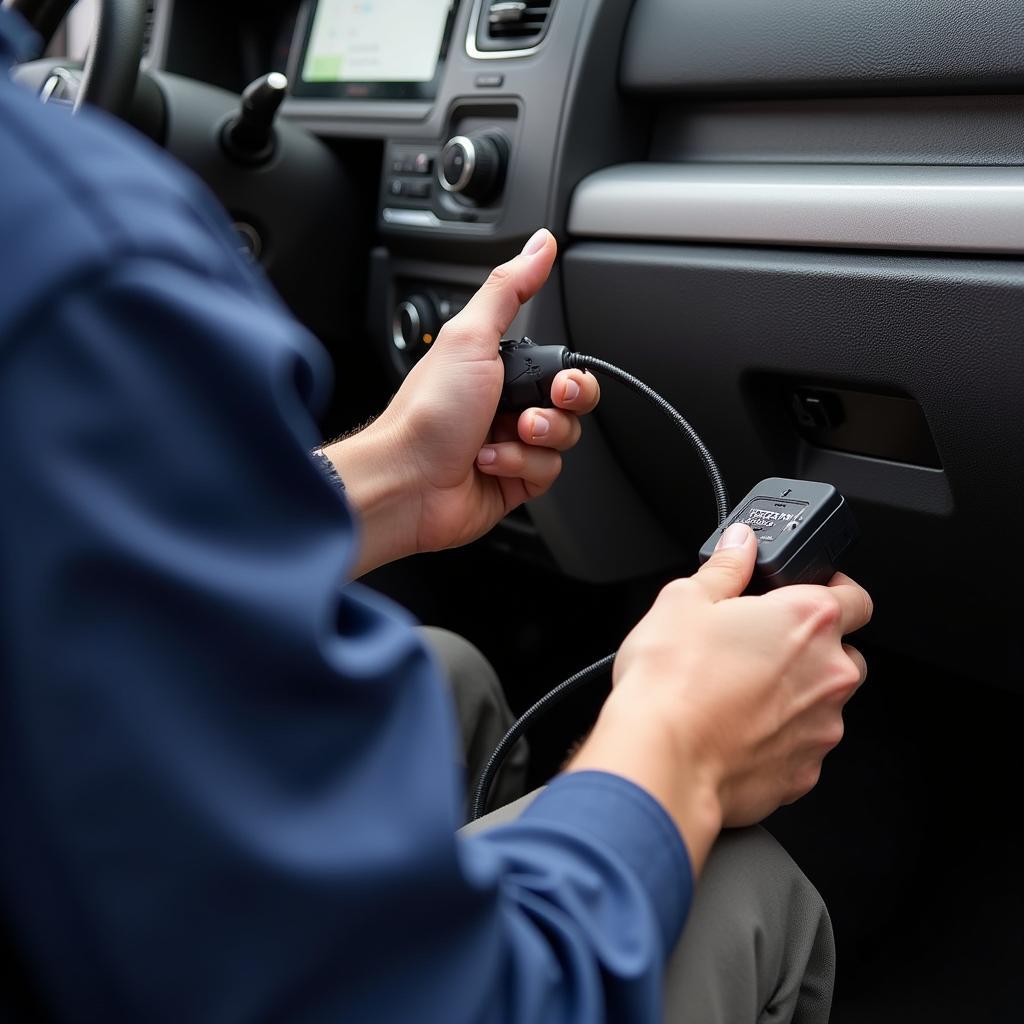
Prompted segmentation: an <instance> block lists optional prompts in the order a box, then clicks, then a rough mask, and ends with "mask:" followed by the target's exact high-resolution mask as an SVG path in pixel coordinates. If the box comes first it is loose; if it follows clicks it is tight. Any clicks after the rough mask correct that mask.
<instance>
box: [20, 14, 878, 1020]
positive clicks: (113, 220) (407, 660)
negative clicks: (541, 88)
mask: <svg viewBox="0 0 1024 1024" xmlns="http://www.w3.org/2000/svg"><path fill="white" fill-rule="evenodd" d="M24 42H25V33H24V26H22V25H21V24H20V23H18V22H16V21H15V19H14V18H13V17H11V16H9V15H6V14H3V15H0V62H2V63H3V64H5V65H6V64H9V63H10V62H11V61H12V60H13V59H14V57H15V55H16V51H17V48H18V47H19V46H20V45H23V44H24ZM2 77H4V78H5V77H6V76H5V75H4V76H2ZM0 166H2V167H3V189H2V190H0V231H2V238H3V240H4V256H3V264H2V270H0V437H2V438H3V440H2V442H0V479H2V480H3V494H4V501H3V504H2V509H3V511H2V516H3V520H2V529H0V545H2V546H0V561H2V576H0V579H2V583H0V586H2V588H3V590H2V595H3V597H2V601H3V618H2V634H0V637H2V639H0V657H2V666H3V671H2V687H3V691H2V692H3V700H4V714H3V716H2V723H3V724H2V729H3V735H2V740H3V742H2V755H0V756H2V759H3V762H2V772H0V778H2V787H3V788H2V790H0V794H2V796H0V799H2V810H3V820H4V836H3V841H2V843H0V883H2V893H3V921H4V927H5V930H6V931H7V932H8V934H9V936H10V940H11V944H12V945H13V947H14V948H15V949H16V951H17V954H18V957H19V962H20V964H21V968H22V971H21V973H22V977H23V978H24V979H26V981H27V984H28V985H29V987H30V988H31V990H32V998H33V1000H34V1001H35V1002H36V1003H37V1004H38V1005H39V1006H40V1007H41V1008H43V1009H45V1011H47V1012H48V1013H49V1014H50V1015H51V1016H53V1017H56V1018H57V1019H61V1020H81V1021H96V1020H103V1021H136V1020H138V1021H163V1020H167V1021H175V1022H180V1021H190V1022H192V1021H250V1020H267V1019H279V1020H288V1021H345V1022H378V1021H413V1020H415V1021H438V1022H444V1024H458V1022H462V1021H466V1022H469V1021H516V1022H519V1021H522V1022H526V1021H529V1022H538V1021H558V1022H564V1021H574V1022H594V1021H600V1020H617V1021H655V1020H658V1019H659V1017H660V1016H661V1014H662V1003H663V980H664V979H663V976H664V975H665V970H666V960H667V959H668V958H669V956H670V954H672V951H673V949H674V948H675V947H676V943H677V939H678V937H679V934H680V930H681V928H682V925H683V922H684V919H685V918H686V915H687V911H688V909H689V908H690V904H691V899H692V895H693V883H694V879H695V878H697V877H698V876H700V875H701V874H702V871H703V872H704V874H703V878H702V881H701V884H700V887H699V889H698V896H697V900H696V905H695V907H694V911H693V914H694V915H695V916H694V917H693V919H692V920H691V928H690V930H688V932H687V935H686V938H685V939H684V942H683V944H682V946H680V947H678V948H677V951H676V959H673V962H672V966H671V967H670V968H669V973H668V982H667V983H668V989H669V1001H670V1007H678V1006H685V1007H687V1008H688V1011H689V1019H692V1020H700V1021H704V1020H707V1021H713V1020H723V1021H724V1020H734V1019H744V1020H746V1019H749V1020H756V1019H761V1015H765V1016H764V1019H768V1017H770V1018H771V1019H772V1020H782V1019H792V1018H794V1015H800V1017H801V1019H812V1018H814V1017H815V1016H816V1017H817V1019H824V1017H825V1016H827V1013H828V1001H829V996H830V984H831V982H830V967H831V964H830V956H831V946H830V941H831V936H830V932H829V929H828V924H827V918H826V916H825V914H824V910H823V908H822V907H821V904H820V900H818V899H817V898H816V896H815V895H814V894H813V891H812V890H810V888H809V886H808V885H807V884H806V881H805V880H803V879H802V878H801V876H799V875H798V874H797V873H796V872H795V870H794V869H793V867H792V865H791V863H790V862H788V861H787V860H786V859H785V857H784V855H782V854H781V852H780V851H779V850H778V848H777V847H776V846H775V845H774V843H773V842H772V841H771V840H770V839H768V837H767V836H766V835H765V834H764V833H759V832H746V833H738V834H733V835H731V836H730V837H729V838H728V839H726V840H724V841H723V842H722V843H720V844H719V846H718V848H716V851H715V854H714V855H712V856H711V858H710V861H709V854H710V853H711V849H712V846H713V844H714V843H715V841H716V837H717V836H718V834H719V832H720V830H721V828H722V827H723V826H740V825H747V824H750V823H753V822H756V821H759V820H760V819H762V818H763V817H764V816H765V815H767V814H768V813H770V812H771V811H772V810H773V809H774V808H775V807H777V806H778V805H779V804H780V803H782V802H784V801H788V800H793V799H796V798H797V797H798V796H800V795H801V794H802V793H804V792H806V791H807V790H809V789H810V788H811V787H812V786H813V785H814V783H815V781H816V779H817V776H818V772H819V770H820V765H821V760H822V758H823V757H824V755H825V753H826V752H827V751H828V750H829V749H831V748H832V747H833V746H834V745H835V744H836V743H837V742H838V741H839V738H840V736H841V731H842V719H841V711H842V706H843V704H844V703H845V701H846V700H847V699H849V697H850V696H851V695H852V693H853V692H854V690H855V689H856V688H857V686H858V685H859V684H860V682H861V681H862V679H863V676H864V664H863V661H862V659H861V658H860V656H859V655H858V654H857V653H856V652H855V651H853V650H852V649H850V648H844V646H843V644H842V637H843V635H844V634H845V633H848V632H850V631H852V630H854V629H856V628H859V627H860V626H861V625H863V624H864V623H865V622H866V621H867V619H868V617H869V616H870V602H869V599H868V598H867V595H866V594H865V593H864V592H863V591H862V590H861V589H860V588H859V587H857V586H856V585H855V584H853V583H852V582H851V581H849V580H847V579H845V578H843V577H838V578H837V579H836V580H834V581H833V584H832V585H831V586H830V587H828V588H823V587H800V588H791V589H790V590H788V591H786V592H783V593H777V594H773V595H770V596H767V597H760V598H740V597H738V596H737V595H739V594H740V593H741V592H742V590H743V589H744V587H745V585H746V582H747V580H748V578H749V575H750V572H751V568H752V563H753V558H754V553H755V541H754V538H753V536H752V534H751V533H750V531H749V530H747V529H746V528H743V527H741V528H734V529H731V530H730V531H729V532H728V533H727V534H726V536H725V537H724V538H723V544H722V547H721V550H720V551H719V552H718V553H717V554H716V556H715V557H714V558H713V559H712V561H711V562H710V563H709V564H708V565H707V566H706V567H705V568H703V569H702V570H701V571H700V573H698V574H697V575H696V576H695V577H694V578H693V579H690V580H680V581H677V582H676V583H673V584H672V585H670V586H669V587H667V588H666V589H665V591H664V592H663V593H662V595H661V596H660V597H659V599H658V601H657V602H656V603H655V605H654V607H653V608H652V609H651V611H650V613H649V614H648V615H647V616H646V617H645V618H644V619H643V620H642V621H641V622H640V624H639V625H638V626H637V627H636V629H635V630H634V631H633V632H632V634H631V635H630V637H629V638H628V639H627V640H626V642H625V643H624V644H623V646H622V649H621V651H620V653H619V656H618V659H617V661H616V665H615V684H616V685H615V687H614V690H613V693H612V696H611V697H610V698H609V700H608V701H607V703H606V705H605V707H604V709H603V710H602V712H601V715H600V718H599V720H598V723H597V725H596V727H595V729H594V730H593V733H592V734H591V736H590V737H589V739H588V740H587V741H586V743H585V744H584V745H583V746H582V748H581V749H580V751H579V752H578V754H577V755H576V756H575V758H574V760H573V762H572V764H571V765H570V766H569V768H568V769H567V771H566V772H565V773H564V774H563V775H561V776H560V777H559V778H558V779H556V780H554V781H553V782H552V783H551V785H550V786H548V787H547V789H546V790H545V791H544V792H543V793H542V794H541V795H540V796H538V797H537V798H536V799H535V800H534V801H533V802H532V803H530V804H529V806H528V807H526V808H525V809H522V808H519V809H518V810H519V811H520V813H518V817H515V819H514V820H512V821H510V822H509V823H507V824H504V825H502V826H501V827H497V828H491V829H488V830H485V831H483V832H480V833H477V834H475V835H473V836H471V837H467V836H461V837H457V836H456V829H457V828H458V826H459V825H460V824H461V819H460V807H461V803H462V792H461V787H460V779H459V778H458V776H457V773H456V772H454V771H453V770H452V768H451V763H452V758H451V754H450V751H451V749H452V747H453V745H454V725H453V718H454V716H453V714H452V708H451V706H450V701H449V698H448V697H447V695H446V692H445V688H444V686H443V685H442V682H441V680H440V678H439V674H438V670H437V667H436V665H435V663H434V662H433V660H432V658H431V657H430V656H429V655H428V653H427V651H426V649H425V647H424V645H423V642H422V640H421V638H420V635H419V634H418V633H417V632H416V631H415V630H414V628H413V627H412V625H411V623H410V622H409V620H408V617H407V616H406V615H404V614H403V613H402V612H401V611H400V610H399V609H397V608H395V607H394V606H393V605H392V604H390V603H389V602H388V601H386V600H385V599H383V598H381V597H379V596H377V595H375V594H373V593H372V592H370V591H368V590H366V589H364V588H362V587H361V586H359V585H358V584H353V583H347V582H346V581H348V580H351V579H352V578H353V577H356V576H358V575H359V574H360V573H362V572H364V571H366V570H367V569H369V568H370V567H372V566H375V565H380V564H382V563H384V562H386V561H389V560H392V559H395V558H399V557H402V556H404V555H407V554H411V553H413V552H416V551H423V550H435V549H439V548H444V547H450V546H454V545H457V544H462V543H466V542H467V541H469V540H472V539H473V538H475V537H478V536H480V535H481V534H482V533H484V532H485V531H486V530H488V529H489V528H490V527H491V526H493V525H494V523H496V522H497V521H498V519H500V518H501V517H502V516H503V515H504V514H505V513H506V512H508V511H509V510H510V509H511V508H513V507H515V506H516V505H518V504H519V503H521V502H522V501H525V500H527V499H528V498H530V497H532V496H534V495H536V494H538V493H540V492H542V491H543V490H545V489H546V488H547V487H549V486H550V485H551V484H552V482H553V481H554V480H555V478H556V477H557V475H558V471H559V467H560V459H561V455H560V452H562V451H564V450H567V449H569V448H571V447H572V445H573V444H574V443H575V441H576V439H577V438H578V436H579V430H580V426H579V422H578V419H577V415H578V414H581V413H584V412H586V411H588V410H589V409H591V408H593V406H594V405H595V403H596V401H597V397H598V395H597V386H596V383H595V382H594V381H593V379H592V378H590V377H588V376H586V375H583V374H580V373H579V372H577V371H568V372H566V373H563V374H562V375H560V376H559V378H558V379H557V380H556V382H555V384H554V390H553V397H554V399H555V401H556V402H557V404H558V406H559V408H558V409H556V410H546V411H539V410H532V411H528V412H526V413H524V414H523V415H522V416H521V417H520V418H519V420H518V423H516V424H514V425H513V426H512V427H511V429H508V430H505V429H504V428H503V427H501V426H500V425H499V426H498V427H495V426H493V421H494V415H495V408H496V404H497V399H498V394H499V391H500V388H501V370H500V362H499V360H498V357H497V344H498V340H499V338H500V337H501V334H502V332H503V331H504V330H505V328H506V327H507V325H508V324H509V322H510V321H511V319H512V317H513V316H514V315H515V313H516V311H517V310H518V308H519V305H520V303H522V302H524V301H525V300H527V299H528V298H529V297H530V296H531V295H533V294H534V293H535V292H536V291H537V290H538V289H539V288H540V287H541V286H542V285H543V283H544V280H545V278H546V277H547V275H548V272H549V270H550V268H551V266H552V262H553V260H554V258H555V245H554V240H553V238H552V237H551V236H550V235H549V234H548V233H547V232H545V231H541V232H538V234H537V235H535V236H534V237H533V238H532V239H531V240H530V241H529V242H528V243H527V245H526V247H525V248H524V250H523V252H522V253H521V254H520V255H519V256H517V257H516V258H515V259H513V260H512V261H511V262H509V263H508V264H506V265H505V266H503V267H501V268H499V269H498V270H497V271H495V272H494V274H492V276H491V278H490V279H489V281H488V282H487V284H486V285H485V286H484V287H483V288H482V289H481V291H480V292H479V293H478V294H477V296H476V297H475V298H474V299H473V300H472V301H471V302H470V304H469V305H468V306H467V307H466V309H465V310H464V311H463V313H461V314H460V315H459V316H458V317H457V318H456V319H455V320H454V321H452V322H451V323H450V324H449V325H448V326H447V327H446V328H445V329H444V331H443V332H442V333H441V336H440V337H439V339H438V340H437V342H436V343H435V345H434V346H433V348H432V350H431V352H430V354H429V355H428V356H427V357H426V358H425V359H424V360H423V361H422V362H421V363H420V364H419V365H418V366H417V368H416V369H415V370H414V371H413V373H412V374H410V376H409V378H408V380H407V382H406V383H405V385H404V386H403V387H402V389H401V390H400V391H399V393H398V395H397V396H396V398H395V399H394V401H393V402H392V403H391V405H390V406H389V408H388V409H387V410H386V411H385V412H384V413H383V414H382V415H381V417H380V418H379V419H378V420H377V421H376V422H375V423H374V424H373V425H372V426H371V427H369V428H367V429H366V430H364V431H363V432H362V433H360V434H357V435H356V436H354V437H352V438H350V439H348V440H346V441H343V442H341V443H339V444H335V445H333V446H330V447H328V448H327V449H326V452H325V455H326V456H327V458H328V459H329V460H330V462H331V463H332V465H333V467H334V469H335V470H336V472H337V474H338V476H339V477H340V478H341V480H342V481H343V482H344V486H345V493H344V494H343V493H342V491H341V489H340V488H339V487H338V486H337V485H336V484H335V483H334V482H333V481H332V480H330V479H328V476H327V475H326V474H324V473H323V472H322V471H321V468H320V467H319V466H317V465H316V464H315V460H314V459H313V458H311V457H310V456H309V454H308V453H309V451H310V450H311V449H313V448H314V447H315V446H316V445H317V443H318V438H317V436H316V430H315V421H314V417H313V413H312V411H311V410H313V409H314V408H315V407H316V406H317V405H318V404H319V403H320V402H322V400H323V398H324V394H325V388H326V386H327V385H326V380H327V377H328V362H327V358H326V355H325V354H324V353H323V351H322V350H321V349H320V348H319V346H318V345H317V343H316V342H315V341H314V339H312V338H311V337H309V336H308V335H307V334H306V333H305V332H304V331H303V330H302V328H301V327H300V326H299V325H298V324H297V323H295V321H294V320H293V319H292V318H291V317H290V316H289V315H288V313H287V312H286V311H285V310H284V309H283V308H282V306H281V305H280V304H279V302H278V301H277V299H276V298H275V297H274V296H273V294H272V293H271V292H270V290H269V288H268V287H267V285H266V284H265V283H264V282H263V281H262V280H260V279H259V278H258V276H257V275H256V274H255V273H253V272H252V271H251V270H250V269H249V268H248V267H247V266H246V265H245V264H244V263H243V262H242V260H241V258H240V257H239V256H238V254H237V253H236V251H235V245H234V241H233V239H232V237H231V234H230V229H229V227H228V225H227V223H226V221H225V219H224V218H223V217H222V216H221V214H220V212H219V210H218V209H217V208H216V206H215V204H214V203H213V201H212V200H211V199H210V198H209V197H207V195H206V194H205V193H204V192H203V190H202V188H201V187H200V186H199V185H198V184H197V183H196V182H194V181H192V180H191V179H190V178H189V177H187V176H186V175H185V174H184V173H183V172H181V171H180V170H179V169H177V168H176V167H174V166H173V165H171V163H170V162H169V161H168V160H167V159H166V158H165V157H163V156H162V155H161V154H159V153H157V152H155V151H153V150H151V149H150V148H149V147H148V146H146V145H145V144H143V143H142V142H141V141H140V140H138V139H137V138H135V137H134V135H132V133H130V132H129V131H128V130H126V129H124V128H122V127H121V126H118V125H116V124H114V123H112V122H110V121H108V120H106V119H103V118H101V117H99V116H95V115H85V116H83V117H81V118H79V119H77V120H75V121H73V122H70V121H68V120H66V119H64V118H62V116H61V115H60V114H59V113H57V112H55V111H51V110H46V109H44V108H41V107H39V106H38V104H36V103H35V102H34V101H33V100H32V98H31V97H29V96H26V95H24V94H22V93H19V92H17V91H16V90H15V89H14V88H13V87H12V86H10V85H9V84H8V83H7V82H6V81H3V82H0ZM544 611H545V609H544V605H543V595H538V607H537V613H538V614H544ZM551 613H555V610H554V609H551ZM706 863H707V865H708V866H707V869H706V871H705V870H704V869H705V864H706ZM702 901H703V903H702ZM702 905H703V906H704V907H705V910H704V911H703V913H702V911H701V907H702ZM730 957H731V959H730ZM673 1012H674V1010H673V1009H671V1008H670V1010H669V1011H667V1013H668V1014H671V1013H673ZM670 1019H673V1018H671V1017H670Z"/></svg>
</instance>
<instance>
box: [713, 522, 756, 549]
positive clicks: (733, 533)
mask: <svg viewBox="0 0 1024 1024" xmlns="http://www.w3.org/2000/svg"><path fill="white" fill-rule="evenodd" d="M749 536H750V527H749V526H747V524H746V523H733V524H732V526H730V527H729V529H728V530H726V531H725V533H723V534H722V536H721V537H720V538H719V540H718V543H717V544H716V545H715V550H716V551H725V550H727V549H728V548H741V547H743V545H744V544H746V543H747V538H748V537H749Z"/></svg>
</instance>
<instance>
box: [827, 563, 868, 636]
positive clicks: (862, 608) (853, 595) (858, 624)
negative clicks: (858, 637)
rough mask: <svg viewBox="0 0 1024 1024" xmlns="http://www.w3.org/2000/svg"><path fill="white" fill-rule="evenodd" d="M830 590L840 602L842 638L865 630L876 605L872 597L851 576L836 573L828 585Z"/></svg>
mask: <svg viewBox="0 0 1024 1024" xmlns="http://www.w3.org/2000/svg"><path fill="white" fill-rule="evenodd" d="M828 590H829V592H830V593H831V594H832V596H833V597H834V598H835V599H836V600H837V601H838V602H839V627H840V633H841V635H842V636H846V634H847V633H855V632H856V631H857V630H858V629H863V628H864V626H866V625H867V624H868V623H869V622H870V621H871V616H872V615H873V614H874V604H873V603H872V601H871V596H870V595H869V594H868V592H867V591H866V590H865V589H864V588H863V587H862V586H860V585H859V584H857V583H854V582H853V580H851V579H850V577H849V576H846V575H844V574H843V573H841V572H840V573H836V575H835V576H833V577H832V580H831V582H830V583H829V585H828Z"/></svg>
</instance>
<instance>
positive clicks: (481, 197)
mask: <svg viewBox="0 0 1024 1024" xmlns="http://www.w3.org/2000/svg"><path fill="white" fill-rule="evenodd" d="M507 166H508V143H507V142H506V141H505V137H504V136H503V135H501V134H500V133H499V132H495V131H477V132H470V134H469V135H456V136H454V137H452V138H450V139H449V140H448V141H447V142H446V143H445V146H444V149H443V150H442V151H441V167H440V173H439V174H438V178H439V180H440V183H441V187H442V188H443V189H444V190H445V191H446V192H453V193H456V194H459V195H462V196H464V197H465V198H466V199H471V200H475V201H476V202H478V203H486V202H489V201H490V200H492V199H493V198H494V197H495V196H496V195H497V194H498V193H499V192H500V191H501V186H502V184H503V183H504V180H505V169H506V167H507Z"/></svg>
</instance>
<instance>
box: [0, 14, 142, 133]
mask: <svg viewBox="0 0 1024 1024" xmlns="http://www.w3.org/2000/svg"><path fill="white" fill-rule="evenodd" d="M3 2H4V6H5V7H8V8H10V9H11V10H13V11H16V12H17V13H18V14H20V15H21V16H22V17H23V18H24V19H25V20H26V21H27V22H28V23H29V24H30V25H31V26H32V27H33V28H34V29H35V30H36V32H38V33H39V35H41V36H42V37H43V40H44V41H45V42H46V43H49V41H50V40H51V39H52V38H53V35H54V33H55V32H56V31H57V28H58V27H59V26H60V23H61V22H62V21H63V20H64V17H65V15H66V14H67V13H68V11H70V10H71V8H72V7H74V6H75V0H3ZM98 8H99V9H98V12H97V19H96V28H95V31H94V32H93V36H92V42H91V44H90V46H89V56H88V57H87V58H86V62H85V70H84V72H83V73H82V79H81V85H80V86H79V88H78V91H77V94H76V95H75V98H74V104H75V110H78V109H79V108H80V107H81V106H82V104H83V103H88V104H90V105H91V106H94V107H99V108H100V109H101V110H106V111H108V112H109V113H111V114H115V115H117V116H118V117H124V116H125V114H127V112H128V110H129V108H130V107H131V103H132V97H133V96H134V95H135V84H136V82H137V80H138V77H139V62H140V61H141V60H142V40H143V36H144V33H145V28H146V4H145V2H144V0H99V2H98ZM62 76H63V77H64V78H65V79H66V78H67V77H69V73H68V71H67V70H66V69H60V68H54V69H53V72H52V74H51V79H50V83H48V85H47V88H49V89H50V90H51V91H52V88H53V84H57V83H53V78H54V77H56V78H58V79H61V78H62ZM51 83H53V84H51ZM46 95H47V93H46V92H45V91H44V97H45V96H46Z"/></svg>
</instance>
